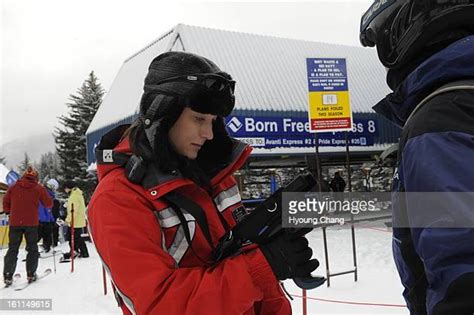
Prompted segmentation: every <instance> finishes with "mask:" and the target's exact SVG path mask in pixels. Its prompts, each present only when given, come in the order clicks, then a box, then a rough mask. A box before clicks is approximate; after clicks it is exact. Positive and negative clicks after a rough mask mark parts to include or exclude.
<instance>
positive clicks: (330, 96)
mask: <svg viewBox="0 0 474 315" xmlns="http://www.w3.org/2000/svg"><path fill="white" fill-rule="evenodd" d="M307 68H308V87H309V92H308V98H309V110H308V115H309V121H310V131H311V132H330V131H344V130H351V129H352V111H351V106H350V98H349V88H348V83H347V70H346V60H345V59H328V58H308V59H307Z"/></svg>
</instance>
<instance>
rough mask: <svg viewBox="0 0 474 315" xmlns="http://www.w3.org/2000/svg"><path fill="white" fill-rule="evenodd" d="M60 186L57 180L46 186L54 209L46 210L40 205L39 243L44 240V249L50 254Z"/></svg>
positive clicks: (49, 182)
mask: <svg viewBox="0 0 474 315" xmlns="http://www.w3.org/2000/svg"><path fill="white" fill-rule="evenodd" d="M58 186H59V184H58V182H57V181H56V180H55V179H50V180H48V182H47V183H46V185H45V188H46V191H47V193H48V195H49V197H50V198H51V199H52V200H53V207H52V208H46V207H45V206H44V205H43V204H42V203H41V202H40V203H39V207H38V211H39V227H38V241H39V240H41V239H43V249H44V252H45V253H48V252H49V251H50V250H51V245H53V238H54V237H53V229H54V225H55V222H56V219H55V218H54V215H53V208H54V207H57V206H58V204H59V202H58V201H57V200H56V194H55V192H54V191H55V190H56V189H57V188H58ZM54 244H55V246H56V245H57V237H56V240H55V242H54Z"/></svg>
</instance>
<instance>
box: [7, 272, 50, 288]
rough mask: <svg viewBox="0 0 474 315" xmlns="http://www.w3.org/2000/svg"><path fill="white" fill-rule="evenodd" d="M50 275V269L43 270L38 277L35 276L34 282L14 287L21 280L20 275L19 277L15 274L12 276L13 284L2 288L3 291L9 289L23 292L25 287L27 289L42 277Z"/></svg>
mask: <svg viewBox="0 0 474 315" xmlns="http://www.w3.org/2000/svg"><path fill="white" fill-rule="evenodd" d="M51 273H52V270H51V269H50V268H48V269H46V270H44V271H43V272H42V273H40V274H38V275H37V276H36V280H35V281H32V282H25V283H22V284H18V285H16V284H15V282H17V281H18V280H19V279H20V278H21V275H20V274H19V273H16V274H15V275H14V276H13V283H12V284H10V285H5V286H4V289H5V288H9V287H11V288H12V289H14V290H15V291H21V290H24V289H26V288H27V287H29V286H30V285H31V284H33V283H35V282H36V281H38V280H40V279H43V278H44V277H47V276H49V275H50V274H51Z"/></svg>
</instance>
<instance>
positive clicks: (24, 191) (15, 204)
mask: <svg viewBox="0 0 474 315" xmlns="http://www.w3.org/2000/svg"><path fill="white" fill-rule="evenodd" d="M40 202H41V203H42V204H43V206H44V207H45V208H51V207H52V206H53V200H52V199H51V198H50V197H49V195H48V192H47V191H46V188H44V187H43V186H41V185H40V184H38V182H37V180H36V178H34V177H29V176H25V177H22V178H20V179H19V180H18V181H17V182H16V183H15V184H14V185H13V186H12V187H10V188H9V189H8V191H7V193H6V195H5V197H4V198H3V211H5V213H9V214H10V221H9V225H10V226H37V225H38V224H39V218H38V216H39V213H38V207H39V204H40Z"/></svg>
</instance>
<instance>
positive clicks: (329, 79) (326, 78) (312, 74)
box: [306, 58, 349, 92]
mask: <svg viewBox="0 0 474 315" xmlns="http://www.w3.org/2000/svg"><path fill="white" fill-rule="evenodd" d="M306 68H307V69H308V89H309V92H329V91H348V90H349V87H348V83H347V70H346V69H347V68H346V59H344V58H339V59H334V58H307V59H306Z"/></svg>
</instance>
